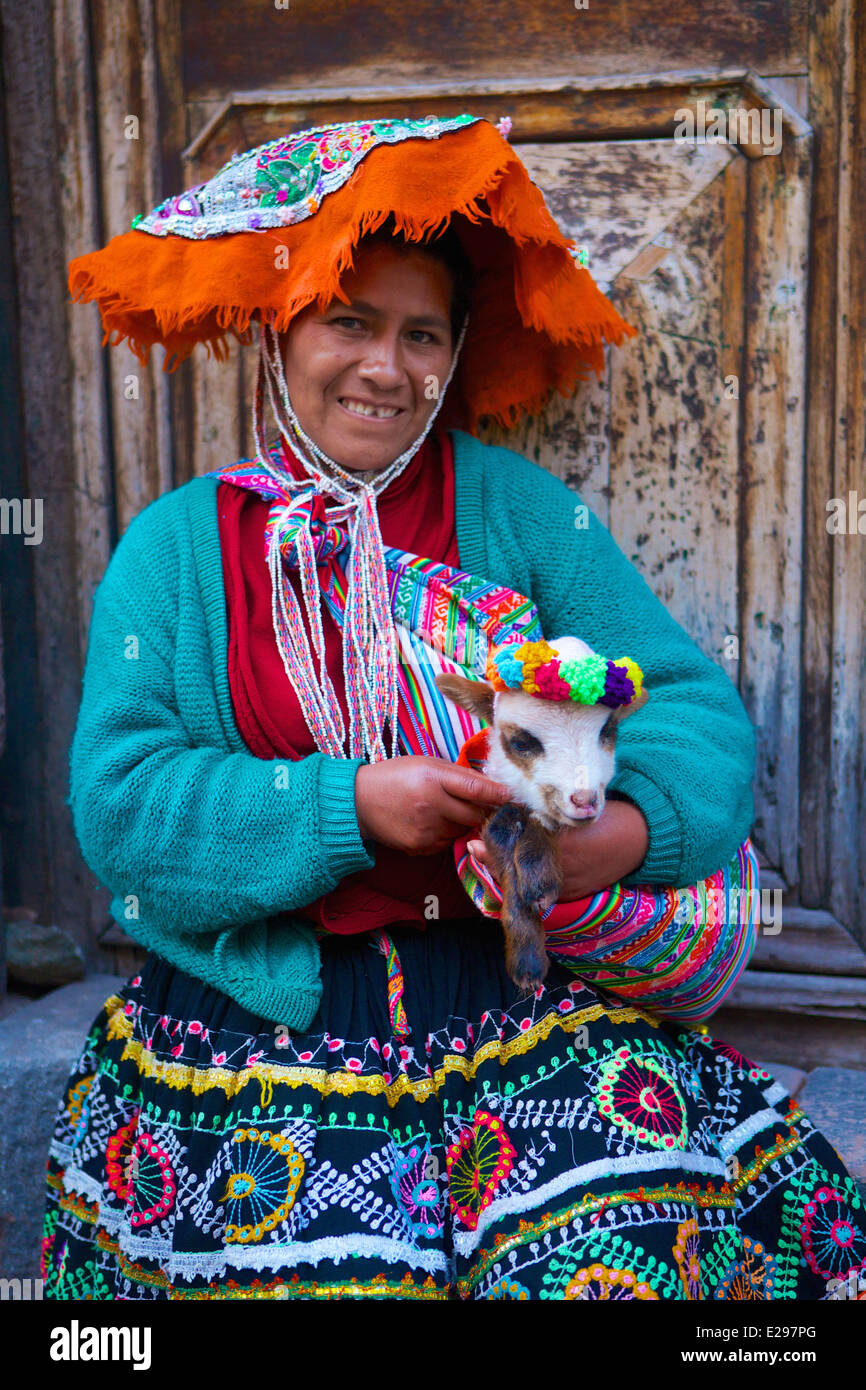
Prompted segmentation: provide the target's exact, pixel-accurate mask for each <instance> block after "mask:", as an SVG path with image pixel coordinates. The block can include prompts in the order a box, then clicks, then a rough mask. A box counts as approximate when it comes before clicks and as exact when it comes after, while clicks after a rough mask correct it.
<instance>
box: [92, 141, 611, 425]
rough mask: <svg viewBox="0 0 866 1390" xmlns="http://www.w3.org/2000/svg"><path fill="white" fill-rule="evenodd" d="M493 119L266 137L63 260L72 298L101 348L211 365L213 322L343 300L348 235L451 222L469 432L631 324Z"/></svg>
mask: <svg viewBox="0 0 866 1390" xmlns="http://www.w3.org/2000/svg"><path fill="white" fill-rule="evenodd" d="M509 128H510V122H508V121H507V119H506V121H505V122H504V123H500V127H499V128H498V127H497V126H494V125H492V124H491V123H490V122H489V121H487V120H484V119H482V118H481V117H477V116H470V115H462V116H454V117H450V118H437V117H433V116H428V117H426V118H424V119H423V120H382V121H353V122H347V123H344V124H339V125H327V126H317V127H315V128H314V129H311V130H305V131H301V132H300V133H297V134H293V135H288V136H284V137H282V138H280V139H278V140H272V141H270V142H269V143H268V144H265V145H260V146H258V147H257V148H256V149H253V150H249V151H246V152H245V153H243V154H238V155H235V156H234V157H233V158H232V159H231V160H229V162H228V163H227V164H226V165H224V166H223V168H222V169H220V170H219V172H218V173H216V174H214V176H213V177H212V178H211V179H209V180H208V181H207V182H206V183H203V184H199V185H197V186H196V187H194V188H191V189H188V190H187V191H186V192H185V193H182V194H180V195H179V196H177V197H173V198H167V199H166V200H165V201H164V202H163V203H161V204H160V205H159V206H158V207H157V208H155V209H154V210H153V212H151V213H149V214H147V215H141V216H138V217H136V218H134V219H133V222H132V230H131V231H128V232H125V233H123V234H122V235H120V236H116V237H113V238H112V240H111V241H110V242H109V243H108V245H107V246H105V247H104V248H103V249H102V250H101V251H94V252H91V253H90V254H88V255H85V256H78V257H76V258H75V259H74V260H73V261H71V262H70V266H69V289H70V293H71V294H72V296H73V298H74V299H77V300H95V301H96V303H97V304H98V305H99V310H100V313H101V315H102V324H103V328H104V330H105V336H104V338H103V346H104V345H105V343H108V342H111V341H112V335H115V336H114V338H113V344H114V345H116V344H117V343H120V342H122V341H123V339H125V338H126V339H128V340H129V345H130V347H131V349H132V351H133V352H134V353H135V355H136V356H137V357H138V359H139V361H140V362H141V363H142V365H146V363H147V360H148V356H149V353H150V349H151V347H152V345H153V344H154V343H161V344H162V345H163V347H164V348H165V349H166V353H167V356H166V360H165V362H164V364H163V370H165V371H174V370H175V368H176V367H177V366H178V365H179V364H180V362H182V361H184V360H185V358H187V357H189V355H190V353H191V352H192V350H193V348H194V347H195V345H196V343H205V344H206V345H207V346H208V351H209V352H210V351H213V353H214V355H215V356H216V357H217V359H218V360H224V359H225V357H226V355H227V334H228V333H232V334H233V335H234V336H235V337H236V338H237V339H238V340H239V341H240V342H243V343H248V342H250V341H251V340H252V338H251V325H252V323H253V321H254V320H258V321H260V322H264V323H270V324H271V325H272V326H273V328H274V329H275V330H276V331H277V332H279V331H282V330H283V329H285V328H287V327H288V325H289V323H290V322H291V320H292V318H293V317H294V316H295V315H296V314H297V313H298V312H299V311H300V310H301V309H303V308H304V307H305V306H306V305H308V304H310V303H312V302H313V301H318V305H319V307H320V308H321V309H324V308H325V307H326V305H327V304H328V303H329V302H330V301H331V300H332V299H333V298H334V297H335V296H336V297H337V298H340V299H342V300H345V299H346V296H345V294H344V293H343V292H341V290H340V278H341V276H342V274H343V273H344V272H345V271H346V270H347V269H351V268H352V264H353V254H352V253H353V249H354V247H355V246H356V244H357V243H358V241H359V239H360V238H361V237H362V236H363V235H364V234H365V233H366V232H372V231H375V230H376V228H377V227H379V226H381V224H382V223H383V222H384V221H385V220H386V219H387V218H388V217H389V216H391V215H393V217H394V223H395V228H396V231H397V232H398V233H400V232H402V233H403V234H404V235H405V236H406V237H407V238H408V239H409V240H411V241H421V240H422V239H424V238H425V237H426V236H428V235H430V234H431V233H435V232H437V231H442V230H444V228H445V227H446V226H448V224H449V222H450V221H451V219H452V218H453V219H454V227H455V230H456V231H457V233H458V235H459V237H460V240H461V243H462V244H463V247H464V249H465V251H466V253H467V256H468V258H469V260H470V262H471V264H472V267H473V270H474V284H473V293H472V303H471V308H470V314H469V322H468V330H467V334H466V340H465V344H464V350H463V353H462V358H461V360H460V362H459V365H458V369H457V376H456V380H455V386H456V387H457V389H458V391H459V393H460V395H461V397H462V398H463V401H464V402H465V405H466V409H467V411H468V414H469V419H468V421H467V424H468V427H469V428H470V429H472V428H473V427H474V426H475V424H476V423H477V421H478V419H479V418H480V417H482V416H489V417H491V418H493V419H495V420H498V421H499V423H500V424H502V425H503V426H505V427H508V426H510V425H513V424H515V423H516V422H517V420H518V419H519V418H520V416H521V415H522V414H524V413H529V414H535V413H537V412H538V411H539V410H540V409H541V408H542V407H543V406H544V405H545V403H546V402H547V401H548V399H549V398H550V396H551V395H552V393H553V391H554V390H558V391H559V392H561V393H562V394H564V395H568V394H571V392H572V391H573V389H574V387H575V385H576V383H577V382H578V381H580V380H582V379H584V378H585V377H586V376H587V375H588V373H589V371H594V372H595V373H596V374H597V375H599V376H600V375H601V372H602V370H603V367H604V343H605V342H608V343H614V344H616V345H619V343H620V342H621V341H622V339H623V338H624V337H625V336H631V335H633V334H634V333H636V331H637V330H636V329H635V328H633V327H632V326H631V325H630V324H628V323H626V322H625V320H624V319H623V318H621V316H620V315H619V314H618V313H617V311H616V309H615V308H614V306H613V305H612V304H611V303H610V301H609V300H608V299H607V298H606V297H605V296H604V295H603V294H602V292H601V291H600V290H599V288H598V287H597V285H596V284H595V281H594V280H593V278H592V276H591V275H590V273H589V271H588V270H587V269H586V268H585V267H584V266H583V265H581V264H580V263H579V260H578V255H579V252H578V251H577V248H576V247H575V245H574V242H573V240H572V239H571V238H568V237H565V236H563V234H562V233H561V232H560V230H559V228H558V227H557V225H556V223H555V221H554V219H553V217H552V215H551V213H550V212H549V210H548V208H547V206H546V205H545V202H544V198H543V196H542V194H541V191H540V190H539V189H538V187H537V186H536V185H535V184H534V183H533V182H532V180H531V179H530V177H529V174H528V172H527V170H526V168H525V166H524V165H523V163H522V162H521V160H520V159H519V158H518V156H517V155H516V154H515V152H514V151H513V150H512V148H511V146H510V145H509V144H508V141H507V140H506V139H505V135H506V134H507V131H508V129H509ZM281 247H284V248H285V252H281V251H280V248H281ZM286 253H287V254H286Z"/></svg>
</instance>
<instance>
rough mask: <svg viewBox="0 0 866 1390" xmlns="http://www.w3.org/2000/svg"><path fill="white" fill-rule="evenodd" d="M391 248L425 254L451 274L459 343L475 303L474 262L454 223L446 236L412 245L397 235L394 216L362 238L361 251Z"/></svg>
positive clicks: (453, 316) (453, 333) (453, 320)
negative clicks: (466, 250)
mask: <svg viewBox="0 0 866 1390" xmlns="http://www.w3.org/2000/svg"><path fill="white" fill-rule="evenodd" d="M383 243H384V244H385V245H387V246H392V247H393V248H394V250H395V251H399V252H407V253H408V252H410V251H422V252H423V253H424V255H425V256H432V257H433V259H434V260H437V261H439V262H441V264H442V265H444V266H445V267H446V268H447V269H448V270H450V272H451V276H452V280H453V284H452V289H451V337H452V340H453V342H454V343H456V342H457V337H458V334H459V333H460V329H461V328H462V327H463V319H464V318H465V316H466V313H467V311H468V309H469V305H470V302H471V299H472V280H473V274H474V272H473V269H472V262H471V261H470V259H469V257H468V256H467V254H466V252H465V251H464V249H463V243H462V242H461V240H460V237H459V236H458V234H457V232H456V231H455V230H454V225H453V223H451V224H449V225H448V226H447V227H446V228H445V230H444V232H440V234H439V235H438V236H436V237H434V238H432V239H428V240H424V241H410V240H409V239H408V238H407V237H406V236H405V235H404V234H403V232H398V231H397V229H396V226H395V223H394V216H393V214H391V215H390V216H389V217H387V218H386V220H385V221H384V222H383V223H382V225H381V227H377V228H376V230H375V232H368V233H367V234H366V236H363V237H361V239H360V241H359V242H358V246H359V247H363V246H378V245H380V244H383Z"/></svg>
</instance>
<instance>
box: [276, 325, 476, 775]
mask: <svg viewBox="0 0 866 1390" xmlns="http://www.w3.org/2000/svg"><path fill="white" fill-rule="evenodd" d="M468 323H469V316H468V314H467V315H466V317H465V318H464V320H463V326H462V328H461V330H460V334H459V337H458V339H457V345H456V347H455V349H454V355H453V357H452V359H451V366H450V368H449V371H448V376H447V378H446V380H445V385H444V386H443V387H442V389H441V390H440V392H439V398H438V400H437V402H436V405H435V407H434V409H433V411H432V413H431V415H430V418H429V419H428V421H427V424H426V425H425V427H424V429H423V431H422V432H421V434H420V435H419V436H418V438H417V439H416V440H415V442H414V443H413V444H410V445H409V447H408V449H406V450H404V452H403V453H402V454H400V456H399V457H398V458H396V459H394V461H393V462H392V463H389V464H388V465H387V466H386V467H385V468H383V469H381V470H380V471H379V472H378V473H377V474H376V476H375V477H374V478H373V479H372V480H367V479H359V477H358V475H357V474H353V473H352V472H351V471H347V470H346V469H344V468H341V467H340V465H339V464H338V463H335V462H334V460H333V459H331V458H329V457H328V456H327V454H325V453H323V451H322V450H321V449H320V448H319V446H318V445H317V444H316V443H315V442H314V441H313V440H312V439H310V437H309V436H308V435H307V434H306V433H305V432H304V430H303V428H302V427H301V424H300V421H299V420H298V417H297V415H296V414H295V411H294V408H293V406H292V403H291V400H290V399H289V390H288V386H287V384H286V377H285V370H284V366H283V357H282V353H281V351H280V342H279V337H278V335H277V333H276V332H275V330H274V329H273V327H272V326H271V325H270V324H266V323H263V324H261V325H260V328H259V370H258V378H257V381H256V392H255V400H254V404H253V432H254V436H255V445H256V460H257V462H258V463H259V464H260V466H261V467H262V468H263V469H264V470H265V471H266V472H267V473H268V474H269V476H270V477H271V478H273V479H274V480H275V481H276V482H277V483H278V484H279V486H280V488H281V490H282V492H283V494H284V495H286V494H288V495H289V497H290V499H291V500H290V501H289V502H288V503H283V502H282V501H279V502H276V503H274V506H273V507H272V508H271V513H270V515H269V517H268V528H269V530H270V543H269V546H268V557H267V559H268V569H269V571H270V575H271V593H272V602H271V614H272V618H273V624H274V634H275V636H276V639H277V646H278V647H279V651H280V655H281V657H282V660H283V666H284V667H285V671H286V675H287V676H288V678H289V681H290V682H291V684H292V686H293V688H294V690H295V692H296V694H297V696H298V700H299V702H300V705H301V709H302V711H303V714H304V719H305V720H306V723H307V727H308V728H309V730H310V732H311V733H312V735H313V737H314V738H315V740H316V745H317V747H318V748H319V749H320V751H321V752H323V753H327V754H329V755H330V756H331V757H334V758H345V757H347V756H348V757H350V758H366V759H368V760H369V761H370V762H384V761H385V759H386V758H388V757H391V758H396V757H397V718H398V684H397V673H396V667H395V661H396V652H397V651H398V642H397V634H396V632H395V629H394V619H393V615H392V612H391V605H390V602H389V597H388V582H387V576H386V572H385V558H384V553H383V551H384V547H383V541H382V534H381V531H380V529H379V518H378V515H377V511H376V498H377V496H378V495H379V493H381V492H384V490H385V488H386V487H387V486H388V485H389V483H391V482H392V481H393V480H394V479H395V478H397V477H399V475H400V474H401V473H402V472H403V470H404V469H405V468H406V467H407V465H408V464H409V463H410V462H411V461H412V459H413V458H414V457H415V455H416V454H417V452H418V450H419V449H420V448H421V445H422V444H423V443H424V440H425V439H426V438H427V435H428V433H429V432H430V429H431V427H432V425H433V422H434V420H435V419H436V416H437V415H438V413H439V410H440V407H441V405H442V401H443V400H444V398H445V392H446V390H447V389H448V385H449V383H450V381H451V378H452V376H453V375H454V370H455V368H456V366H457V359H458V357H459V355H460V349H461V347H462V346H463V340H464V338H465V336H466V329H467V326H468ZM265 388H267V393H268V398H269V401H270V405H271V410H272V412H273V416H274V419H275V421H276V423H277V427H278V429H279V431H280V435H281V436H282V438H283V440H284V441H285V443H286V445H287V446H288V448H290V449H291V450H292V452H293V453H294V454H295V455H296V456H297V457H298V458H299V459H300V461H301V463H302V464H303V466H304V468H305V470H306V472H307V473H308V474H309V475H310V476H309V478H307V479H297V478H294V477H292V476H291V475H290V474H289V473H287V472H285V471H282V470H280V469H278V468H276V467H275V465H274V463H273V460H272V458H271V457H270V455H269V453H268V447H267V441H266V439H265V432H264V418H263V416H264V411H263V406H264V393H265ZM322 494H331V495H332V496H334V497H336V498H337V499H338V500H337V503H336V504H334V505H330V506H327V507H326V506H325V505H324V503H323V501H322ZM323 517H324V525H323V522H322V518H323ZM341 522H347V523H348V529H346V528H345V527H343V526H341V525H340V523H341ZM347 539H348V542H349V544H350V546H351V553H350V558H349V565H348V589H347V593H346V611H345V617H344V627H343V669H344V673H345V677H346V699H347V703H348V706H349V752H348V754H346V752H345V751H344V749H343V743H344V741H345V737H346V731H345V724H344V721H343V713H342V710H341V708H340V703H339V701H338V699H337V696H336V693H335V691H334V687H333V683H332V682H331V679H330V677H329V676H328V672H327V669H326V666H325V641H324V636H323V632H322V617H321V607H320V603H321V596H320V590H319V583H318V578H317V575H316V565H317V564H319V565H321V564H323V563H324V562H325V560H326V559H327V558H328V557H329V556H330V555H333V554H336V553H337V552H338V551H339V550H341V549H342V547H343V545H344V544H345V542H346V540H347ZM295 552H296V563H297V566H298V570H299V572H300V577H301V591H302V594H303V597H304V606H305V608H306V611H307V617H308V619H309V624H310V632H311V633H312V637H313V646H314V647H315V650H316V655H317V657H318V666H319V669H318V676H317V674H316V669H315V665H314V661H313V655H312V653H311V651H310V646H309V643H308V641H307V635H306V632H305V631H304V625H303V621H302V618H301V611H300V607H299V604H298V600H297V598H296V596H295V592H294V589H293V588H292V586H291V584H290V582H289V575H288V571H287V566H286V564H285V563H284V559H285V560H288V559H289V557H290V556H292V557H293V556H294V555H295ZM386 719H390V721H391V752H390V754H389V753H388V752H387V751H386V749H385V743H384V725H385V720H386Z"/></svg>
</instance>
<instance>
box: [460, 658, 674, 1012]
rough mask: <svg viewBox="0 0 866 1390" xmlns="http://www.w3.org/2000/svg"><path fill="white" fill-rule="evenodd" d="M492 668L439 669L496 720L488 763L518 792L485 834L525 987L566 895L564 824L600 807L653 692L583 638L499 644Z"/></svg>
mask: <svg viewBox="0 0 866 1390" xmlns="http://www.w3.org/2000/svg"><path fill="white" fill-rule="evenodd" d="M485 674H486V675H487V677H488V679H487V680H467V679H466V678H465V677H464V676H458V675H456V674H440V675H437V676H436V685H437V686H438V687H439V689H440V690H441V691H442V693H443V694H444V695H447V696H448V698H449V699H451V700H453V701H454V702H455V704H458V705H460V706H461V707H462V708H463V709H465V710H468V711H469V712H470V713H471V714H475V715H477V716H478V717H480V718H481V719H483V720H484V721H485V722H486V723H488V724H490V725H491V729H490V734H489V737H488V753H487V758H486V761H485V763H484V766H483V771H484V772H485V773H486V774H487V776H488V777H493V778H495V780H496V781H498V782H502V783H504V784H505V785H506V786H508V787H510V788H511V791H512V793H513V796H514V800H513V801H509V802H507V803H506V804H505V805H504V806H501V807H500V808H499V809H498V810H496V811H494V812H493V814H492V815H490V816H488V818H487V819H486V820H485V822H484V824H483V826H482V828H481V838H482V839H483V841H484V844H485V846H486V848H487V855H488V858H487V865H488V868H489V869H490V871H491V873H492V874H493V877H494V878H495V879H496V881H497V883H498V884H499V885H500V888H501V890H502V926H503V929H504V931H505V960H506V967H507V969H508V973H509V975H510V977H511V979H512V980H513V981H514V982H515V984H516V985H517V986H518V987H519V988H520V989H522V990H523V991H524V992H525V993H527V994H528V993H530V992H532V991H534V990H536V989H538V988H539V986H540V985H541V983H542V981H543V980H544V978H545V976H546V974H547V971H548V967H549V964H550V962H549V959H548V956H547V952H546V950H545V934H544V926H543V923H542V920H541V916H540V914H541V912H543V911H544V910H545V908H546V907H547V906H548V905H550V904H552V903H555V902H556V901H557V900H558V898H559V893H560V888H561V884H562V869H561V865H560V856H559V845H558V837H559V832H560V831H562V830H564V829H566V828H567V827H569V826H573V825H581V824H588V823H590V822H591V821H594V820H597V819H598V817H599V816H600V815H601V813H602V811H603V810H604V803H605V792H606V789H607V786H608V783H609V782H610V780H611V778H612V777H613V774H614V767H615V748H616V735H617V729H618V727H619V725H620V723H621V722H622V720H623V719H625V718H626V717H627V716H628V715H630V714H633V713H634V712H635V710H638V709H640V708H641V706H642V705H644V704H645V703H646V701H647V699H648V698H649V696H648V694H647V692H646V690H644V689H643V683H642V672H641V671H640V668H639V667H638V666H636V665H635V663H634V662H632V661H629V660H628V659H627V658H621V659H620V660H618V661H616V662H613V661H607V660H606V659H605V658H604V657H601V656H599V655H598V654H597V653H596V652H594V651H593V650H592V648H591V647H589V646H588V645H587V644H586V642H582V641H581V640H580V639H579V638H577V637H560V638H557V639H556V641H554V642H553V643H550V644H549V643H547V642H544V641H541V642H523V643H522V644H518V645H516V646H515V645H514V644H511V645H508V646H502V647H499V648H498V650H497V651H496V652H495V654H491V656H490V657H489V658H488V662H487V667H486V671H485ZM527 687H529V689H528V690H527Z"/></svg>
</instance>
